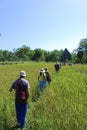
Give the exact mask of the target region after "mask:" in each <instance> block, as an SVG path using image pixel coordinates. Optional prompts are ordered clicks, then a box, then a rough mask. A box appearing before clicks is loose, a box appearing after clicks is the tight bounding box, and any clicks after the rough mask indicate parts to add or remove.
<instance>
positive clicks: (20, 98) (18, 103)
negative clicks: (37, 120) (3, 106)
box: [9, 71, 30, 130]
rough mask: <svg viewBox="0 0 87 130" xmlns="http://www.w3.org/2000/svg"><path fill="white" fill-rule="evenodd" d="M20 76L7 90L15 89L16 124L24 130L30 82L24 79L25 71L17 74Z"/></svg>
mask: <svg viewBox="0 0 87 130" xmlns="http://www.w3.org/2000/svg"><path fill="white" fill-rule="evenodd" d="M19 76H20V78H18V79H17V80H15V81H14V82H13V83H12V85H11V87H10V89H9V91H10V92H12V91H13V90H15V92H16V94H15V108H16V117H17V126H19V127H20V128H21V130H24V124H25V118H26V113H27V108H28V98H29V95H30V84H29V82H28V81H27V80H26V79H25V77H26V73H25V71H21V72H20V74H19Z"/></svg>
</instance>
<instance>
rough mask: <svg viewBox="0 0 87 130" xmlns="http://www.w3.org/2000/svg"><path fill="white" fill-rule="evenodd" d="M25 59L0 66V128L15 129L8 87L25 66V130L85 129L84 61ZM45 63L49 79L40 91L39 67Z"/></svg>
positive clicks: (86, 80) (86, 75)
mask: <svg viewBox="0 0 87 130" xmlns="http://www.w3.org/2000/svg"><path fill="white" fill-rule="evenodd" d="M54 64H55V63H46V62H27V63H21V64H12V65H2V66H0V130H16V128H15V129H14V128H13V127H14V126H15V124H16V117H15V105H14V97H15V93H14V92H13V93H10V92H9V88H10V86H11V84H12V82H13V81H14V80H15V79H17V78H19V72H20V71H21V70H25V71H26V73H27V77H26V79H27V80H28V81H29V83H30V86H31V90H30V98H29V100H28V104H29V108H28V112H27V120H26V124H25V130H87V65H72V66H69V65H66V66H62V67H61V69H60V70H59V72H55V69H54ZM44 67H47V68H48V70H49V71H50V74H51V77H52V82H51V84H50V85H47V87H46V88H45V90H44V92H43V93H41V92H40V91H39V89H38V78H37V77H38V74H39V70H40V68H44Z"/></svg>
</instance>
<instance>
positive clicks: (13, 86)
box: [9, 82, 15, 92]
mask: <svg viewBox="0 0 87 130" xmlns="http://www.w3.org/2000/svg"><path fill="white" fill-rule="evenodd" d="M14 83H15V82H14ZM14 83H13V84H12V86H11V87H10V89H9V92H12V91H14V89H15V85H14Z"/></svg>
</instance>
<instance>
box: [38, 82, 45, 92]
mask: <svg viewBox="0 0 87 130" xmlns="http://www.w3.org/2000/svg"><path fill="white" fill-rule="evenodd" d="M45 86H46V81H44V80H41V81H39V87H40V91H41V92H43V89H44V87H45Z"/></svg>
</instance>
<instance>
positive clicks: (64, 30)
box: [0, 0, 87, 52]
mask: <svg viewBox="0 0 87 130" xmlns="http://www.w3.org/2000/svg"><path fill="white" fill-rule="evenodd" d="M84 38H87V0H0V50H9V51H12V50H13V49H18V48H21V47H22V46H23V45H26V46H28V47H30V49H31V50H34V49H37V48H41V49H43V50H46V51H53V50H55V49H57V50H61V49H65V48H67V49H68V50H69V51H70V52H72V51H73V50H74V49H77V48H78V46H79V42H80V41H81V39H84Z"/></svg>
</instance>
